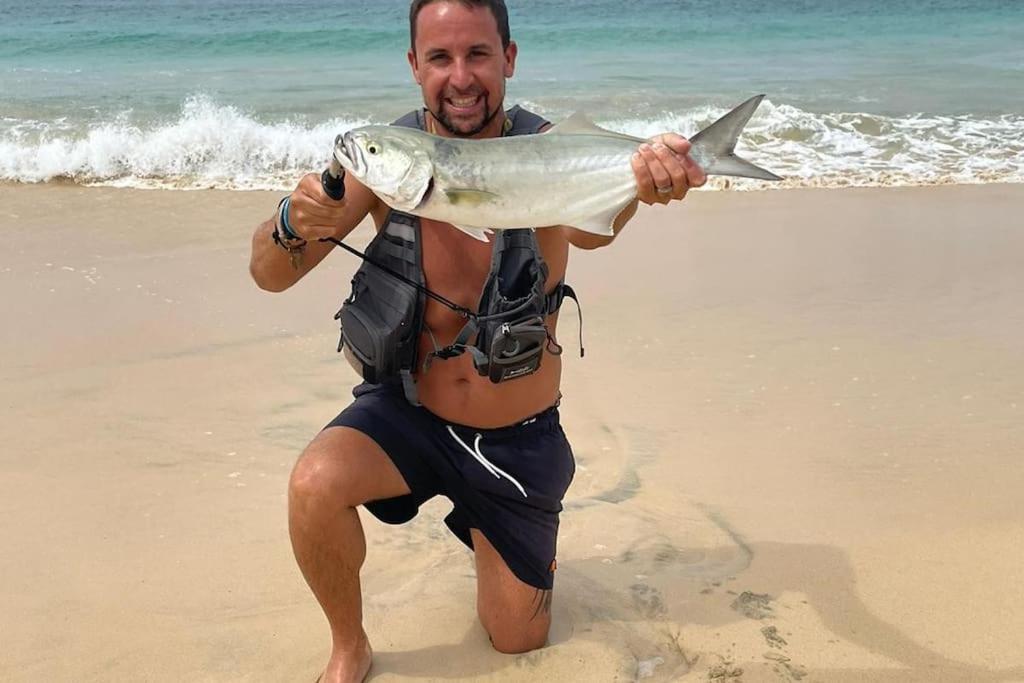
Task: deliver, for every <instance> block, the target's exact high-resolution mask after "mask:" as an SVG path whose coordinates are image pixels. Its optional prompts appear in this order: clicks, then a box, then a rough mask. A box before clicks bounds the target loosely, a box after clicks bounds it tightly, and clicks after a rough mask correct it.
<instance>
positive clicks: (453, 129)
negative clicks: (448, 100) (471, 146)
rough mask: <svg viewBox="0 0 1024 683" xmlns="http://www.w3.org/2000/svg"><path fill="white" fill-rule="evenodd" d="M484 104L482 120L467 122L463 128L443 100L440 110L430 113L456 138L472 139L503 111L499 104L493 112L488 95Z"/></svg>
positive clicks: (484, 99) (485, 96)
mask: <svg viewBox="0 0 1024 683" xmlns="http://www.w3.org/2000/svg"><path fill="white" fill-rule="evenodd" d="M483 104H484V110H483V112H482V113H481V116H480V119H479V120H478V121H475V122H474V121H469V122H465V123H463V124H462V125H461V126H460V125H459V124H457V123H456V122H455V121H454V120H453V119H452V117H451V115H450V114H449V113H448V110H447V109H446V108H445V105H444V100H443V99H442V100H441V103H440V108H439V110H438V111H431V112H430V113H431V115H432V116H433V117H434V120H436V121H437V122H438V123H440V124H441V125H442V126H444V129H445V130H447V131H448V132H449V133H451V134H452V135H454V136H455V137H460V138H471V137H473V136H474V135H476V134H478V133H480V132H481V131H482V130H483V129H484V128H486V127H487V126H488V125H489V124H490V123H491V121H493V120H494V117H495V116H497V115H498V112H499V111H501V104H500V103H499V104H498V106H497V107H495V108H494V110H493V111H491V109H490V97H489V96H488V95H484V98H483ZM488 112H490V113H488Z"/></svg>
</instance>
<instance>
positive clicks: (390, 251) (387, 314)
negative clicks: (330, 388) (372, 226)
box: [334, 217, 421, 384]
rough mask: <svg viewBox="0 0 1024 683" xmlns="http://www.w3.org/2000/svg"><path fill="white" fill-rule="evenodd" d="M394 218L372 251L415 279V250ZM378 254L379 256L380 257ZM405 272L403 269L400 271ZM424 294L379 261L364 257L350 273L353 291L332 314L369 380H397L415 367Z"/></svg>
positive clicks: (356, 363) (355, 362)
mask: <svg viewBox="0 0 1024 683" xmlns="http://www.w3.org/2000/svg"><path fill="white" fill-rule="evenodd" d="M391 218H392V222H391V223H389V224H388V225H387V226H386V228H385V229H384V230H383V231H381V233H379V234H378V235H377V237H376V238H374V240H373V242H372V243H371V244H370V246H369V247H368V248H367V250H366V252H367V255H368V256H371V257H373V256H376V257H377V259H379V260H380V261H383V262H385V263H387V265H388V266H389V267H390V268H391V269H394V270H396V272H400V273H401V274H402V275H403V276H405V277H410V276H411V278H412V279H413V280H412V281H416V276H417V273H415V272H409V271H411V270H412V269H411V268H404V267H403V265H405V264H406V263H408V264H412V265H415V256H416V254H415V252H414V251H413V250H412V249H411V248H410V247H409V246H408V243H406V242H404V240H403V239H402V234H401V233H402V229H403V225H402V224H401V223H397V222H395V217H391ZM377 259H375V260H377ZM403 270H404V271H407V272H401V271H403ZM419 299H420V294H419V292H418V291H417V290H416V288H415V287H413V286H412V285H411V284H409V283H406V282H402V281H401V280H399V279H397V278H396V277H394V276H393V275H391V274H389V273H387V272H385V271H384V270H382V269H381V268H379V267H378V266H376V265H374V264H372V263H368V262H364V263H363V265H362V267H361V268H360V269H359V270H358V271H357V272H356V274H355V276H354V277H353V278H352V293H351V294H350V295H349V297H348V298H347V299H346V300H345V301H344V303H342V305H341V310H340V311H338V313H337V314H336V315H335V316H334V317H335V319H337V320H339V321H340V322H341V341H340V343H339V345H338V350H339V351H341V350H343V349H344V350H345V351H346V354H345V355H346V357H347V358H348V360H349V362H350V363H351V364H352V366H353V367H354V368H355V369H356V371H357V372H358V373H359V374H360V376H361V377H362V378H363V379H364V380H365V381H367V382H369V383H370V384H379V383H381V382H385V381H388V380H395V379H398V378H399V377H400V376H401V374H402V371H409V370H410V369H411V368H413V367H415V364H416V352H417V348H418V342H419V338H418V337H419V320H418V319H417V316H419V315H420V314H421V313H420V308H421V307H420V301H419Z"/></svg>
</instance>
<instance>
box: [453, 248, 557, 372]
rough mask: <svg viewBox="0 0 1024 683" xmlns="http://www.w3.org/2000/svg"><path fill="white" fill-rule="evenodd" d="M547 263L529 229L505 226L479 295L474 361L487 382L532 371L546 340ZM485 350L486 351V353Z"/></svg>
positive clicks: (472, 349)
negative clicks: (507, 228)
mask: <svg viewBox="0 0 1024 683" xmlns="http://www.w3.org/2000/svg"><path fill="white" fill-rule="evenodd" d="M547 277H548V268H547V264H546V263H544V259H542V258H541V257H540V249H539V248H538V246H537V238H536V235H534V233H533V231H532V230H528V229H524V230H504V231H502V232H501V234H500V235H499V237H498V243H497V244H496V245H495V246H494V253H493V256H492V263H491V273H490V275H489V277H488V278H487V281H486V283H484V289H483V293H482V295H481V297H480V306H479V316H480V317H479V319H478V321H477V323H478V325H479V327H478V329H477V338H476V348H471V349H470V350H471V352H472V354H473V364H474V366H475V367H476V370H477V372H478V373H480V374H481V375H484V376H486V377H488V378H489V379H490V380H491V381H492V382H495V383H497V382H505V381H508V380H511V379H516V378H519V377H526V376H527V375H532V374H533V373H534V372H536V371H537V370H538V368H540V362H541V359H542V358H543V357H544V349H545V348H546V347H547V344H548V338H549V337H548V329H547V326H546V320H545V316H546V315H547V314H548V310H547V297H546V296H545V294H544V285H545V282H546V281H547ZM485 354H486V355H485Z"/></svg>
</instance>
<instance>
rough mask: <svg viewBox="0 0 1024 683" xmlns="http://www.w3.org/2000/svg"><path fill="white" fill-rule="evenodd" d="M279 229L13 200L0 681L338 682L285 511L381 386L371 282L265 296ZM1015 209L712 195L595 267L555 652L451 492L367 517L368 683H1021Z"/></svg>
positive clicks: (118, 200)
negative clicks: (356, 358)
mask: <svg viewBox="0 0 1024 683" xmlns="http://www.w3.org/2000/svg"><path fill="white" fill-rule="evenodd" d="M274 205H275V195H270V194H266V193H238V192H213V191H211V192H188V193H183V192H163V191H132V190H114V189H98V188H80V187H57V186H32V187H24V186H5V187H0V234H2V235H3V236H4V242H5V249H4V251H3V253H2V254H0V283H2V288H3V293H4V296H3V298H2V302H0V306H2V313H3V319H4V320H5V321H6V324H5V325H3V327H2V328H0V330H2V331H0V357H2V358H3V359H4V360H3V364H2V366H0V379H2V383H0V399H2V405H3V406H4V410H3V413H2V415H0V433H2V434H3V437H4V439H3V440H4V447H3V448H2V449H0V541H2V542H3V546H4V548H5V551H4V552H3V553H2V554H0V634H2V636H3V643H4V645H3V647H2V648H0V680H4V681H35V680H67V681H71V680H74V681H110V680H150V681H179V680H193V681H267V680H273V681H277V680H299V681H304V680H313V679H314V678H315V677H316V674H317V673H318V672H319V670H320V667H321V666H322V664H323V662H324V660H325V658H326V654H327V652H328V647H329V643H328V636H327V631H326V628H325V622H324V620H323V617H322V616H321V614H320V612H319V609H318V608H317V606H316V604H315V602H314V600H313V598H312V596H311V595H310V594H309V593H308V591H307V589H306V587H305V584H304V583H303V580H302V577H301V576H300V574H299V572H298V570H297V568H296V567H295V565H294V562H293V560H292V557H291V550H290V547H289V544H288V537H287V530H286V519H285V488H286V482H287V477H288V472H289V470H290V467H291V465H292V463H293V461H294V458H295V457H296V455H297V454H298V452H299V451H300V450H301V449H302V447H303V446H304V445H305V443H306V442H307V441H308V439H309V438H311V437H312V436H313V435H314V434H315V433H316V431H317V430H318V429H319V428H320V427H321V426H322V425H323V424H324V423H325V422H327V421H328V420H329V419H330V418H331V417H333V416H334V415H335V414H336V413H337V412H338V410H340V408H341V407H343V406H344V405H345V404H346V403H347V401H348V397H349V391H350V389H351V387H352V385H353V383H354V381H355V377H354V375H353V374H352V372H351V371H350V370H349V368H348V366H347V365H346V364H345V363H344V362H343V361H342V360H341V358H340V357H339V356H338V355H337V354H336V353H335V351H334V348H335V345H336V343H337V331H336V324H335V323H334V321H333V320H332V315H333V313H334V311H335V310H336V309H337V307H338V305H339V303H340V300H341V298H342V297H343V296H344V295H345V294H346V293H347V282H348V278H349V276H350V274H351V272H352V270H353V269H354V267H355V260H354V259H353V258H352V257H350V256H348V255H345V254H340V253H338V254H334V255H332V256H331V258H330V259H329V260H328V262H327V263H325V264H324V265H323V266H322V267H321V268H319V269H318V270H317V271H315V272H314V273H312V274H311V275H310V276H309V278H307V280H306V281H304V282H303V283H301V284H300V285H299V286H297V287H295V288H293V289H292V290H290V291H288V292H286V293H283V294H279V295H270V294H266V293H263V292H260V291H258V290H257V289H256V288H255V286H254V285H252V284H251V281H250V280H249V278H248V273H247V265H248V241H249V237H250V235H251V231H252V228H253V227H254V225H255V224H256V222H258V221H259V220H261V219H263V218H264V217H265V216H266V215H269V213H270V212H271V211H272V209H273V207H274ZM1022 213H1024V186H1014V185H988V186H945V187H934V188H905V189H885V190H883V189H863V190H853V189H849V190H806V191H804V190H792V191H784V192H764V193H759V192H758V193H709V192H705V193H695V194H694V196H692V197H691V198H690V199H688V200H687V201H686V202H685V203H684V204H682V205H679V206H675V207H672V208H670V209H647V210H644V211H642V213H641V214H640V216H639V217H638V218H637V219H636V220H635V222H634V223H633V224H632V225H630V226H629V228H628V229H627V232H626V233H624V234H623V235H622V236H621V237H620V239H619V240H618V241H617V243H616V244H615V245H614V246H613V247H611V248H609V249H605V250H601V251H597V252H575V253H574V254H573V255H572V257H571V262H570V271H569V280H570V282H571V283H572V284H573V285H574V286H575V287H576V289H577V291H578V292H579V293H580V297H581V300H582V303H583V310H584V318H585V328H584V334H585V344H586V349H587V355H586V358H584V359H582V360H581V359H579V358H578V357H574V356H576V350H577V341H576V337H575V335H576V324H577V323H576V316H575V310H574V306H572V305H571V304H570V305H569V307H568V308H567V309H566V311H565V314H564V317H563V321H562V324H561V325H560V333H561V336H562V339H561V341H562V343H563V344H564V345H565V348H566V363H565V374H564V386H563V391H564V394H565V399H564V401H563V413H562V414H563V422H564V426H565V429H566V431H567V433H568V434H569V436H570V439H571V440H572V442H573V445H574V450H575V453H576V457H577V460H578V470H577V475H576V480H575V481H574V483H573V486H572V488H571V489H570V492H569V498H568V500H567V502H566V513H565V515H564V516H563V522H562V535H561V539H560V548H559V563H558V566H559V570H558V578H557V586H556V597H555V607H554V610H555V624H554V626H553V629H552V637H551V645H550V646H549V647H547V648H545V649H544V650H541V651H538V652H535V653H530V654H526V655H521V656H505V655H500V654H497V653H495V652H493V651H491V650H490V648H489V646H488V644H487V638H486V635H485V634H484V632H483V630H482V628H481V627H480V626H479V625H478V624H476V622H475V608H474V578H473V566H472V562H471V557H470V556H469V554H468V553H467V551H465V549H464V548H463V547H462V546H461V544H459V543H458V542H457V541H456V540H455V539H454V538H452V537H451V536H450V535H449V534H448V532H447V531H446V530H445V529H444V527H443V524H442V523H441V518H442V517H443V516H444V514H446V512H447V510H448V504H447V503H446V501H443V500H435V501H432V502H431V503H429V504H428V505H427V506H425V508H424V510H423V513H422V514H421V515H420V517H419V518H417V519H416V520H415V521H414V522H412V523H410V524H408V525H406V526H403V527H385V526H384V525H382V524H379V523H378V522H376V521H375V520H373V519H372V518H370V517H369V516H368V515H364V520H365V526H366V530H367V536H368V545H369V551H368V559H367V563H366V566H365V569H364V574H363V576H364V580H363V584H364V590H365V593H366V605H365V611H366V625H367V630H368V632H369V634H370V636H371V639H372V640H373V643H374V646H375V648H376V651H377V656H376V663H375V668H374V671H373V676H372V678H373V680H379V681H390V680H396V681H397V680H412V679H416V680H434V679H473V678H488V679H490V680H509V681H512V680H586V681H608V680H634V679H638V678H641V679H644V680H652V681H663V680H664V681H667V680H682V681H707V680H711V681H730V682H731V681H737V680H742V681H778V680H803V681H840V682H843V681H850V682H853V681H894V680H899V681H922V682H924V681H968V680H969V681H1013V680H1019V681H1024V647H1021V644H1022V636H1021V634H1024V609H1022V608H1021V605H1024V505H1022V504H1021V503H1020V499H1021V493H1020V492H1021V491H1022V490H1024V459H1022V458H1024V307H1022V305H1021V301H1022V299H1024V268H1022V267H1021V261H1022V259H1024V227H1022V223H1021V221H1020V218H1019V217H1020V216H1021V215H1022ZM368 236H369V230H368V229H367V228H366V227H365V226H364V227H363V228H361V229H360V231H359V233H358V235H357V236H356V238H355V240H354V241H356V242H358V243H365V240H366V239H367V238H368Z"/></svg>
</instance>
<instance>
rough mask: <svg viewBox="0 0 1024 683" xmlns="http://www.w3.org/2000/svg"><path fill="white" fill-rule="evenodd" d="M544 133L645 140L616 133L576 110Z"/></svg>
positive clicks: (633, 140) (638, 141)
mask: <svg viewBox="0 0 1024 683" xmlns="http://www.w3.org/2000/svg"><path fill="white" fill-rule="evenodd" d="M544 135H601V136H603V137H609V138H618V139H620V140H629V141H630V142H637V143H640V142H646V140H644V139H643V138H635V137H633V136H632V135H626V134H624V133H616V132H615V131H613V130H608V129H606V128H602V127H601V126H599V125H597V124H596V123H594V122H593V121H591V120H590V118H589V117H588V116H587V115H586V114H584V113H582V112H576V113H575V114H573V115H572V116H570V117H569V118H567V119H565V120H564V121H560V122H559V123H556V124H555V125H554V126H552V127H551V128H548V129H547V130H546V131H544Z"/></svg>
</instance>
